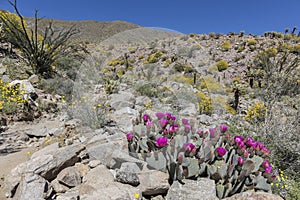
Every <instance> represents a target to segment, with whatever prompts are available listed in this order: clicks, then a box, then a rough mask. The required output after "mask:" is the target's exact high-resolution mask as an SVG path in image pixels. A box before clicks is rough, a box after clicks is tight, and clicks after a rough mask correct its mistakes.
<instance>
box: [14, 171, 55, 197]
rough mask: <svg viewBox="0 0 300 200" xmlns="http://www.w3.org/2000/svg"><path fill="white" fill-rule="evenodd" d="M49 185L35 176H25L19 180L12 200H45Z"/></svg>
mask: <svg viewBox="0 0 300 200" xmlns="http://www.w3.org/2000/svg"><path fill="white" fill-rule="evenodd" d="M48 190H49V183H48V181H46V180H45V179H44V178H43V177H41V176H39V175H37V174H26V175H25V176H24V177H22V178H21V182H20V184H19V186H18V189H17V191H16V194H15V195H14V197H13V200H28V199H36V200H42V199H46V197H47V192H49V191H48Z"/></svg>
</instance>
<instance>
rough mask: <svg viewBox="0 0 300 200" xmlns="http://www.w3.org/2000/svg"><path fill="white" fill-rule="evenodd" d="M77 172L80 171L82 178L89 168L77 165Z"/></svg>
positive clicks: (80, 164)
mask: <svg viewBox="0 0 300 200" xmlns="http://www.w3.org/2000/svg"><path fill="white" fill-rule="evenodd" d="M75 167H76V170H77V171H78V173H79V175H80V177H83V176H85V175H86V174H87V173H88V172H89V171H90V168H89V166H87V165H85V164H82V163H76V164H75Z"/></svg>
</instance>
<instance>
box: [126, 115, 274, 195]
mask: <svg viewBox="0 0 300 200" xmlns="http://www.w3.org/2000/svg"><path fill="white" fill-rule="evenodd" d="M156 117H157V119H151V117H150V116H149V115H148V114H144V115H143V116H141V119H137V120H136V121H134V129H133V131H132V132H131V133H128V134H127V135H126V136H127V139H128V148H129V152H130V154H131V155H132V156H134V157H137V158H139V159H143V160H145V161H146V162H147V163H148V165H149V167H152V168H154V169H157V170H161V171H166V172H168V173H169V176H170V181H174V180H183V179H184V178H190V179H197V178H198V177H208V178H210V179H213V180H215V182H216V190H217V196H218V197H219V198H224V197H227V196H231V195H233V194H236V193H239V192H243V191H246V190H263V191H267V192H269V191H270V190H271V186H270V183H271V182H273V181H274V179H275V175H274V174H272V166H271V164H270V163H269V161H268V155H269V153H270V150H268V149H267V148H266V147H265V146H264V145H263V144H262V143H261V142H256V141H254V140H253V139H252V138H250V137H248V138H243V137H242V136H232V135H230V134H228V133H227V132H228V131H227V129H228V127H227V126H226V125H221V126H220V127H215V128H210V129H208V130H201V129H197V127H195V122H189V120H188V119H182V120H181V121H179V120H178V119H176V117H175V116H173V115H172V114H170V113H160V112H159V113H156Z"/></svg>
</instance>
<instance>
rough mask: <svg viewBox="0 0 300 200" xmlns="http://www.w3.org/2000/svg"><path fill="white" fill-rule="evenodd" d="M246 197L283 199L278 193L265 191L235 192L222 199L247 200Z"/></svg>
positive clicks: (271, 199) (258, 199)
mask: <svg viewBox="0 0 300 200" xmlns="http://www.w3.org/2000/svg"><path fill="white" fill-rule="evenodd" d="M248 199H255V200H283V198H281V197H280V196H278V195H275V194H271V193H266V192H250V191H248V192H242V193H239V194H235V195H233V196H231V197H227V198H225V199H224V200H248Z"/></svg>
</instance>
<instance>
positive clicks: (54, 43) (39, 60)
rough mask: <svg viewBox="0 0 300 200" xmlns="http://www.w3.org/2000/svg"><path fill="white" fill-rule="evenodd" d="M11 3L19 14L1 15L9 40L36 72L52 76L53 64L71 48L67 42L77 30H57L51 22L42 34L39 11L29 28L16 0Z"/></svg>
mask: <svg viewBox="0 0 300 200" xmlns="http://www.w3.org/2000/svg"><path fill="white" fill-rule="evenodd" d="M9 2H10V1H9ZM10 4H11V5H12V6H13V8H14V9H15V11H16V13H17V15H16V16H15V15H12V14H6V12H2V14H1V15H0V23H2V24H3V25H4V26H5V27H6V28H5V35H6V37H7V38H8V41H9V42H10V43H12V44H13V45H15V46H16V47H17V48H19V49H20V51H21V52H22V55H23V57H24V58H25V59H26V60H27V62H28V64H29V65H30V66H31V67H32V69H33V71H34V73H37V74H40V75H42V76H44V77H47V78H49V77H51V76H52V73H53V69H52V66H51V65H52V64H53V63H54V62H55V61H56V59H57V58H58V57H59V56H61V55H62V54H64V53H66V52H68V51H69V50H70V49H69V46H68V45H67V42H68V40H69V39H70V37H72V36H73V35H74V34H76V33H77V30H76V29H75V28H74V27H71V28H69V29H68V30H64V29H63V30H60V31H57V30H54V28H53V26H52V23H49V24H48V26H46V28H45V30H44V31H43V33H42V34H41V35H40V34H39V32H38V29H39V25H38V17H37V11H36V12H35V20H34V27H33V29H30V30H29V29H28V28H27V26H26V22H25V20H24V18H23V16H22V15H21V13H20V12H19V10H18V8H17V5H16V0H15V1H14V2H10ZM3 13H4V14H3ZM68 53H70V52H68Z"/></svg>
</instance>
